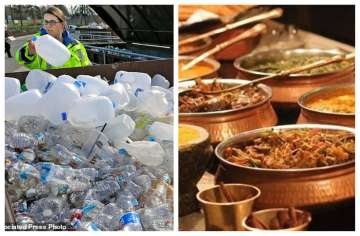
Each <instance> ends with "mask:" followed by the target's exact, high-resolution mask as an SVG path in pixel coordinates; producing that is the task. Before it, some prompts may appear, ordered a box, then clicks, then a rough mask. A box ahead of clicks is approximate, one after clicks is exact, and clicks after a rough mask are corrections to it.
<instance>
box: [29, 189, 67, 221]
mask: <svg viewBox="0 0 360 236" xmlns="http://www.w3.org/2000/svg"><path fill="white" fill-rule="evenodd" d="M68 211H69V206H68V204H67V203H66V201H65V199H63V198H58V197H54V196H51V197H47V198H43V199H40V200H38V201H35V202H34V203H33V204H32V206H31V207H30V209H29V214H30V215H31V216H32V218H33V219H34V220H35V221H36V223H46V222H51V223H61V222H64V220H65V219H66V217H67V216H68V215H69V214H68Z"/></svg>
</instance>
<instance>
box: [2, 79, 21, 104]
mask: <svg viewBox="0 0 360 236" xmlns="http://www.w3.org/2000/svg"><path fill="white" fill-rule="evenodd" d="M19 93H20V81H19V80H18V79H16V78H11V77H5V100H6V99H8V98H9V97H12V96H14V95H17V94H19Z"/></svg>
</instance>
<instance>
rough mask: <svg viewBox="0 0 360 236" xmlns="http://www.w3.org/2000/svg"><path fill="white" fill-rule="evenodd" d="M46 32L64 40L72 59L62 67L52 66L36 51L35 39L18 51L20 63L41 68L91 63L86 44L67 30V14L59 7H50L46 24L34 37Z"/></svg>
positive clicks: (30, 67) (17, 57)
mask: <svg viewBox="0 0 360 236" xmlns="http://www.w3.org/2000/svg"><path fill="white" fill-rule="evenodd" d="M44 34H49V35H51V36H53V37H54V38H56V39H57V40H59V41H60V42H62V43H63V44H64V45H65V46H66V47H67V48H68V49H69V51H70V54H71V57H70V59H69V60H68V61H67V62H66V63H65V64H64V65H62V66H60V67H57V66H52V65H50V64H49V63H48V62H46V61H45V59H43V58H41V57H40V56H39V55H38V54H37V53H36V49H35V45H34V43H33V41H32V40H29V41H28V42H26V43H25V44H24V45H23V46H22V47H21V48H19V49H18V50H17V51H16V60H17V62H18V63H19V64H21V65H24V66H26V67H27V68H29V69H41V70H47V69H56V68H71V67H82V66H88V65H91V62H90V60H89V58H88V56H87V53H86V50H85V48H84V45H83V44H82V43H80V42H79V41H77V40H75V39H74V37H73V36H72V35H71V34H70V33H69V31H67V30H66V21H65V15H64V13H63V11H62V10H60V9H59V8H57V7H50V8H48V9H47V10H46V12H45V14H44V26H43V27H42V28H41V29H40V32H38V33H36V34H35V35H34V36H33V37H39V36H41V35H44Z"/></svg>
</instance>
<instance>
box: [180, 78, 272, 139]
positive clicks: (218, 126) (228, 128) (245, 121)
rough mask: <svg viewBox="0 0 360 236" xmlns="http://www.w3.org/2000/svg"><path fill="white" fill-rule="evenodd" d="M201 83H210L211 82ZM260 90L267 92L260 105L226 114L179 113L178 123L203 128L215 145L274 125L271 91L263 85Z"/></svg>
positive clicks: (230, 81)
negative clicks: (245, 132)
mask: <svg viewBox="0 0 360 236" xmlns="http://www.w3.org/2000/svg"><path fill="white" fill-rule="evenodd" d="M203 81H204V82H211V81H212V80H203ZM218 81H219V82H220V83H225V82H227V83H234V84H239V83H246V81H244V80H236V79H219V80H218ZM190 83H191V82H190V81H188V82H183V83H180V84H179V86H180V87H182V86H184V87H186V85H188V84H190ZM261 88H263V89H264V91H265V92H267V94H268V98H267V99H266V100H265V101H264V102H262V103H260V104H257V105H254V106H251V107H249V108H246V109H240V110H229V111H226V112H225V111H224V112H223V111H221V112H206V113H179V122H181V123H187V124H193V125H198V126H201V127H203V128H205V129H206V130H207V131H208V132H209V134H210V136H211V143H215V144H216V143H219V142H221V141H223V140H225V139H227V138H230V137H232V136H234V135H237V134H240V133H241V132H243V131H248V130H253V129H257V128H262V127H269V126H273V125H276V124H277V121H278V120H277V116H276V114H275V111H274V109H273V107H272V106H271V104H270V98H271V89H270V88H269V87H267V86H265V85H261Z"/></svg>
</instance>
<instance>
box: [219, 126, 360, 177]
mask: <svg viewBox="0 0 360 236" xmlns="http://www.w3.org/2000/svg"><path fill="white" fill-rule="evenodd" d="M306 128H310V129H319V128H320V129H325V130H326V129H327V130H338V131H348V132H350V133H353V134H354V135H355V128H350V127H345V126H338V125H323V124H292V125H279V126H272V127H265V128H259V129H254V130H250V131H245V132H242V133H240V134H238V135H235V136H233V137H231V138H228V139H226V140H223V141H222V142H220V143H219V144H218V145H217V146H216V148H215V151H214V153H215V155H216V157H217V158H218V159H219V160H220V162H223V163H226V164H227V165H230V166H233V167H237V168H240V169H243V170H251V171H255V172H262V173H308V172H315V171H321V170H332V169H336V168H339V167H343V166H348V165H349V166H350V165H355V159H353V160H351V161H348V162H344V163H340V164H336V165H330V166H322V167H314V168H290V169H271V168H255V167H249V166H242V165H239V164H235V163H233V162H230V161H228V160H226V159H225V158H223V157H222V153H220V149H222V148H224V147H226V146H228V145H229V144H232V143H241V142H236V140H238V139H241V138H244V137H247V136H256V135H257V134H261V133H264V132H269V131H280V130H287V129H306Z"/></svg>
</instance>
